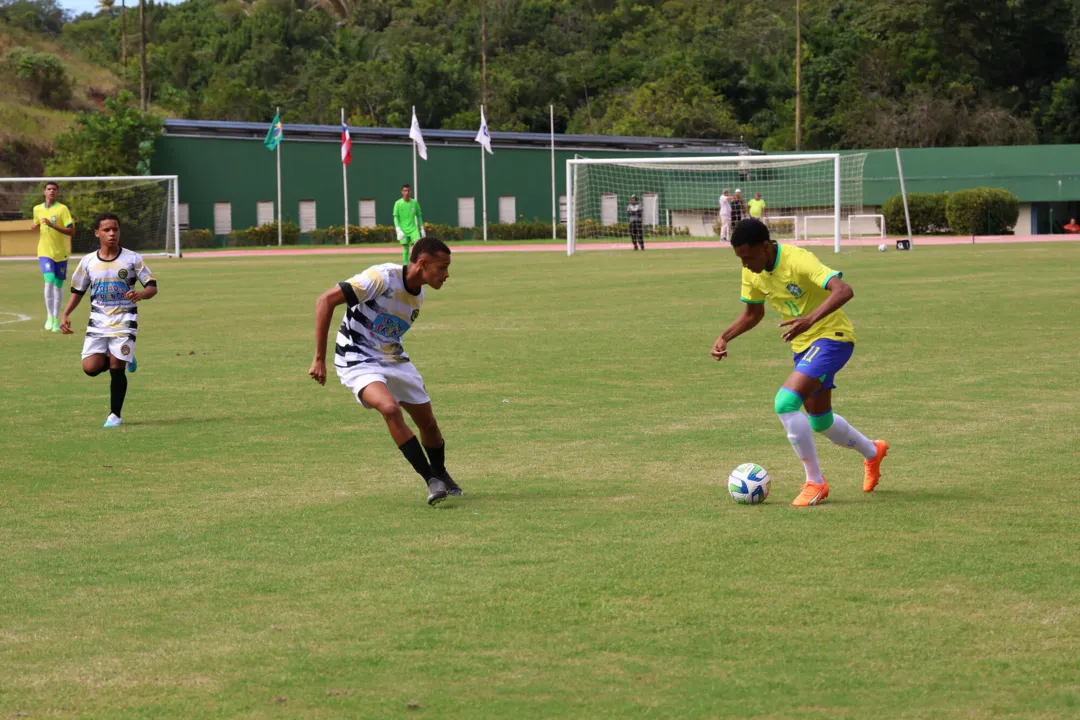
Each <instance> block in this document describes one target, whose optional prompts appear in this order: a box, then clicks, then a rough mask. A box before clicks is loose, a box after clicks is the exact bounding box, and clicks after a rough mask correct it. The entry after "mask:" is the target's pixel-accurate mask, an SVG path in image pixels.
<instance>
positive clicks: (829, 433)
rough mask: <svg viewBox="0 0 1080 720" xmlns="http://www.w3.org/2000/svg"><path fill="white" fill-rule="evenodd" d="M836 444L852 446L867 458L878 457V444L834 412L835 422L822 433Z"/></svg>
mask: <svg viewBox="0 0 1080 720" xmlns="http://www.w3.org/2000/svg"><path fill="white" fill-rule="evenodd" d="M821 434H822V435H824V436H825V437H827V438H829V439H830V440H832V441H833V443H835V444H836V445H840V446H843V447H846V448H852V449H853V450H858V451H859V452H860V453H862V456H863V457H864V458H866V459H867V460H873V459H874V458H875V457H877V446H876V445H874V443H873V441H871V440H869V439H868V438H867V437H866V436H865V435H863V434H862V433H861V432H859V431H858V430H856V429H855V428H853V427H851V424H850V423H848V421H847V420H845V419H844V418H842V417H840V416H839V415H837V414H836V413H833V424H832V427H830V428H829V429H828V430H825V431H823V432H822V433H821Z"/></svg>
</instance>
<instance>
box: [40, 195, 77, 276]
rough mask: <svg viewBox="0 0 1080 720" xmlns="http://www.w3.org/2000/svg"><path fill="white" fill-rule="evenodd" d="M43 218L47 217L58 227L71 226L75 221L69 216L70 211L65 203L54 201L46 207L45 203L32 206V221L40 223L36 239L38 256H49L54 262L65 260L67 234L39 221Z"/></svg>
mask: <svg viewBox="0 0 1080 720" xmlns="http://www.w3.org/2000/svg"><path fill="white" fill-rule="evenodd" d="M43 218H48V219H49V220H51V221H52V222H53V223H54V224H56V225H59V226H60V227H65V228H66V227H71V226H72V225H74V224H75V221H74V220H72V218H71V211H70V210H68V208H67V205H64V204H63V203H58V202H54V203H53V204H52V205H49V206H48V207H46V206H45V203H41V204H40V205H35V206H34V222H36V223H39V224H40V225H41V227H40V228H39V231H40V233H41V235H40V238H39V239H38V250H37V254H38V257H39V258H49V259H50V260H54V261H56V262H63V261H65V260H67V259H68V246H67V241H68V236H67V235H65V234H64V233H62V232H59V231H58V230H53V229H52V228H51V227H49V226H48V225H46V224H45V223H43V222H41V221H42V219H43Z"/></svg>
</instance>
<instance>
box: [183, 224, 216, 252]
mask: <svg viewBox="0 0 1080 720" xmlns="http://www.w3.org/2000/svg"><path fill="white" fill-rule="evenodd" d="M208 247H214V233H212V232H210V231H209V230H202V229H200V230H185V231H184V232H182V233H180V252H183V251H185V250H191V249H193V248H208Z"/></svg>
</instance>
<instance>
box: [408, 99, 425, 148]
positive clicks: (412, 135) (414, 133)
mask: <svg viewBox="0 0 1080 720" xmlns="http://www.w3.org/2000/svg"><path fill="white" fill-rule="evenodd" d="M409 139H410V140H412V141H413V142H415V143H416V151H417V152H419V153H420V157H422V158H424V159H425V160H427V145H425V144H424V136H423V135H421V134H420V123H419V122H417V120H416V108H413V109H412V127H411V128H409Z"/></svg>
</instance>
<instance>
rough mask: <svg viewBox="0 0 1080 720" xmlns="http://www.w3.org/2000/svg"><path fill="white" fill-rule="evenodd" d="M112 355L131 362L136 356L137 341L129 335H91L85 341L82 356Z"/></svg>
mask: <svg viewBox="0 0 1080 720" xmlns="http://www.w3.org/2000/svg"><path fill="white" fill-rule="evenodd" d="M91 355H112V356H113V357H114V358H116V359H117V360H123V361H124V362H131V358H133V357H135V341H134V340H133V339H131V338H128V337H90V336H89V335H87V336H86V341H85V342H83V346H82V356H83V357H84V358H88V357H90V356H91Z"/></svg>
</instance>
